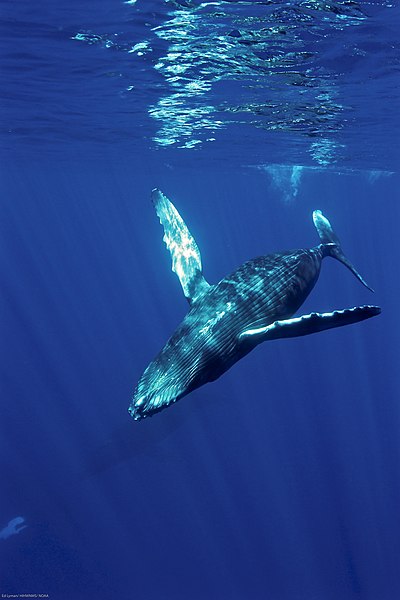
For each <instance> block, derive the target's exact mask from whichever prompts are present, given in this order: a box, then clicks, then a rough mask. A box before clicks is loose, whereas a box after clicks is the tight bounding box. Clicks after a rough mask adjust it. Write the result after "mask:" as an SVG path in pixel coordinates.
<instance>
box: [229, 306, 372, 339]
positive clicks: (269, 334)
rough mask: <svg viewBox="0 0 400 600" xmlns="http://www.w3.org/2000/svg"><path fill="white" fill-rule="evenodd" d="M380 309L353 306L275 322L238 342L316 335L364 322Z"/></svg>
mask: <svg viewBox="0 0 400 600" xmlns="http://www.w3.org/2000/svg"><path fill="white" fill-rule="evenodd" d="M380 312H381V309H380V307H379V306H369V305H366V306H355V307H354V308H345V309H344V310H335V311H333V312H329V313H311V314H309V315H303V316H301V317H294V318H292V319H285V320H283V321H275V322H274V323H271V325H267V326H266V327H259V328H257V329H247V330H246V331H243V332H242V333H241V334H240V336H239V340H240V341H245V340H248V341H250V340H251V341H253V342H254V343H257V344H258V343H261V342H264V341H266V340H276V339H279V338H289V337H299V336H301V335H309V334H311V333H318V332H319V331H324V330H325V329H332V328H333V327H342V326H343V325H351V324H352V323H358V321H364V320H365V319H369V318H370V317H374V316H375V315H379V313H380Z"/></svg>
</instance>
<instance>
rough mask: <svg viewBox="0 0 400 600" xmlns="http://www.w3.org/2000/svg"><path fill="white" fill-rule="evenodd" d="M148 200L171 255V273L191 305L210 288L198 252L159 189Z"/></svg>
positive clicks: (179, 218) (180, 219)
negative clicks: (177, 279) (175, 276)
mask: <svg viewBox="0 0 400 600" xmlns="http://www.w3.org/2000/svg"><path fill="white" fill-rule="evenodd" d="M151 197H152V201H153V204H154V207H155V209H156V212H157V215H158V217H159V219H160V222H161V225H162V226H163V227H164V242H165V243H166V245H167V248H168V250H169V251H170V253H171V257H172V270H173V271H174V272H175V273H176V274H177V275H178V277H179V281H180V282H181V286H182V289H183V293H184V294H185V296H186V298H187V299H188V301H189V302H193V301H194V300H196V299H197V298H198V297H199V296H201V295H202V294H203V293H204V292H205V291H206V290H207V289H208V288H209V287H210V285H209V283H207V281H206V280H205V279H204V277H203V274H202V266H201V256H200V251H199V249H198V247H197V244H196V242H195V240H194V238H193V236H192V234H191V233H190V231H189V229H188V228H187V226H186V224H185V222H184V220H183V219H182V217H181V216H180V214H179V213H178V211H177V210H176V208H175V206H174V205H173V204H172V202H171V201H170V200H168V198H167V197H166V196H164V194H163V193H162V192H161V191H160V190H158V189H155V190H153V191H152V195H151Z"/></svg>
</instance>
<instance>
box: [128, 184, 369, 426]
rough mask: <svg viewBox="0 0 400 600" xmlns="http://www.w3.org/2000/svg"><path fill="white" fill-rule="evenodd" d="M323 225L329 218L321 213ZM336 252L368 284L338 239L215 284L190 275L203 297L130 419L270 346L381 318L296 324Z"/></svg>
mask: <svg viewBox="0 0 400 600" xmlns="http://www.w3.org/2000/svg"><path fill="white" fill-rule="evenodd" d="M157 193H160V192H158V191H157ZM163 198H164V199H165V197H163ZM165 200H166V199H165ZM175 210H176V209H175ZM321 218H323V219H325V218H324V217H323V216H322V214H321ZM325 221H326V222H327V223H328V224H329V222H328V221H327V220H325ZM182 223H183V221H182ZM164 227H166V226H165V223H164ZM319 233H320V237H321V239H323V232H321V231H320V230H319ZM188 235H190V234H188ZM332 236H334V234H333V232H332V235H331V236H330V239H331V238H332ZM193 243H194V240H193ZM167 245H168V241H167ZM170 249H171V248H170ZM338 249H339V250H338ZM196 251H198V249H197V246H196ZM335 252H336V254H337V253H338V252H340V256H337V255H336V256H335V257H336V258H339V260H342V258H343V260H342V262H345V264H346V266H348V267H349V268H350V269H351V270H352V271H353V272H354V273H355V274H356V276H357V277H358V278H359V279H360V280H361V281H362V282H363V283H365V282H364V281H363V280H362V278H361V276H360V275H359V274H358V273H357V272H356V271H355V269H354V267H353V266H352V265H351V263H349V262H348V261H347V259H345V258H344V257H343V256H342V254H341V250H340V246H339V243H338V240H337V238H336V237H335V242H334V243H332V242H329V241H327V242H326V243H322V244H320V245H318V246H316V247H314V248H311V249H299V250H292V251H287V252H282V253H277V254H270V255H268V256H260V257H258V258H255V259H253V260H249V261H248V262H245V263H244V264H243V265H241V266H240V267H239V268H238V269H237V270H236V271H234V272H233V273H232V274H231V275H229V276H227V277H224V279H222V280H221V281H220V282H219V283H218V284H216V285H208V284H207V283H206V282H205V280H203V278H202V275H201V271H200V270H199V269H193V270H192V272H191V273H190V274H189V277H188V280H189V284H190V285H192V288H191V291H192V292H193V291H194V292H195V291H196V288H197V290H199V294H198V295H197V297H195V296H196V294H195V293H192V294H191V296H192V298H190V297H189V301H190V302H191V306H190V310H189V312H188V314H187V315H186V317H185V318H184V319H183V321H182V323H181V324H180V325H179V326H178V328H177V329H176V331H175V332H174V334H173V335H172V336H171V338H170V339H169V340H168V341H167V343H166V345H165V346H164V348H163V349H162V350H161V352H160V353H159V354H158V355H157V356H156V358H155V359H154V360H153V361H152V362H151V363H150V365H149V366H148V367H147V369H146V370H145V372H144V373H143V376H142V377H141V379H140V381H139V383H138V385H137V388H136V390H135V394H134V397H133V401H132V404H131V406H130V408H129V412H130V413H131V415H132V416H133V417H134V418H135V419H136V420H138V419H141V418H143V417H145V416H149V415H151V414H154V413H155V412H158V411H160V410H162V409H163V408H165V407H166V406H168V405H169V404H171V403H173V402H175V401H176V400H179V399H180V398H182V397H183V396H185V395H187V394H189V393H190V392H191V391H193V390H194V389H196V388H198V387H199V386H201V385H203V384H205V383H207V382H209V381H213V380H215V379H217V378H218V377H219V376H220V375H222V373H224V372H225V371H227V370H228V369H229V368H230V367H231V366H232V365H233V364H234V363H235V362H237V361H238V360H240V359H241V358H242V357H243V356H245V355H246V354H248V353H249V352H250V351H251V350H252V349H253V348H254V347H255V346H257V345H258V344H259V343H260V342H262V341H264V340H266V339H276V338H278V337H291V336H298V335H306V334H309V333H314V332H316V331H322V330H323V329H328V328H331V327H338V326H341V325H345V324H349V323H352V322H356V321H360V320H363V319H366V318H369V317H371V316H374V315H376V314H378V313H379V312H380V309H379V308H378V307H374V306H363V307H356V308H352V309H345V310H344V311H335V312H333V313H324V314H322V315H321V314H318V313H312V314H311V315H306V316H303V317H300V318H297V319H291V317H292V316H293V315H294V314H295V313H296V311H297V310H298V309H299V307H300V306H301V305H302V304H303V302H304V301H305V299H306V298H307V296H308V295H309V293H310V292H311V290H312V289H313V287H314V285H315V283H316V282H317V279H318V276H319V273H320V269H321V263H322V260H323V258H324V257H325V256H328V255H329V256H332V255H334V253H335ZM171 254H173V250H171ZM198 259H199V260H200V256H199V255H198ZM200 267H201V263H200ZM174 270H177V269H174ZM177 272H178V270H177ZM178 276H179V273H178ZM182 277H183V276H181V277H180V278H181V283H182V286H183V287H184V291H185V286H184V282H182ZM196 280H197V284H196ZM193 282H194V283H193ZM186 283H187V282H186ZM189 289H190V286H189ZM187 295H188V296H190V294H187ZM193 297H194V299H193Z"/></svg>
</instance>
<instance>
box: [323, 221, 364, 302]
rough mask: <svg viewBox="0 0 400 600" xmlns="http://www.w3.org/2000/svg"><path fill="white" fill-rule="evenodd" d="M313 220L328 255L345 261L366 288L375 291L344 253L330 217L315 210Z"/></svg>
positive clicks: (342, 261)
mask: <svg viewBox="0 0 400 600" xmlns="http://www.w3.org/2000/svg"><path fill="white" fill-rule="evenodd" d="M313 221H314V225H315V227H316V228H317V231H318V235H319V237H320V240H321V243H322V244H323V245H324V248H325V251H326V256H332V258H336V259H337V260H339V261H340V262H341V263H343V264H344V265H345V266H346V267H347V268H348V269H350V271H351V272H352V273H353V275H355V276H356V277H357V279H358V280H359V281H361V283H362V284H363V285H365V287H366V288H368V289H369V290H371V292H373V291H374V290H373V289H372V288H371V287H370V286H369V285H368V284H367V282H366V281H365V279H363V277H362V276H361V275H360V273H359V272H358V271H357V269H356V268H355V267H354V265H353V264H352V263H351V262H350V261H349V260H348V259H347V258H346V256H345V255H344V253H343V250H342V247H341V245H340V241H339V238H338V236H337V235H336V233H335V232H334V231H333V229H332V226H331V224H330V223H329V221H328V219H327V218H326V217H324V215H323V214H322V212H321V211H320V210H314V212H313Z"/></svg>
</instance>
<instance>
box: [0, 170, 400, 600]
mask: <svg viewBox="0 0 400 600" xmlns="http://www.w3.org/2000/svg"><path fill="white" fill-rule="evenodd" d="M154 185H158V186H160V187H161V188H162V189H163V190H164V191H165V193H167V194H170V195H171V196H172V197H173V199H174V200H175V202H176V204H177V206H178V207H179V209H180V210H181V212H182V214H183V216H184V217H185V219H186V221H187V222H188V224H189V225H190V227H191V230H192V232H193V233H194V235H195V236H196V239H197V241H198V243H199V245H200V247H201V248H202V256H203V264H204V272H205V275H206V277H207V278H208V279H209V280H210V281H217V280H218V279H219V278H220V277H222V276H223V275H224V274H225V273H227V272H229V270H231V269H233V268H235V267H236V266H237V265H238V264H240V262H242V261H243V260H245V259H247V258H249V257H252V256H255V255H258V254H260V253H267V252H269V251H275V250H278V249H283V248H288V247H298V246H309V245H313V244H314V243H316V242H317V237H316V233H315V231H314V228H313V225H312V221H311V210H312V209H313V208H315V207H318V208H321V209H322V210H323V211H324V212H325V213H326V214H327V215H329V217H330V218H331V220H332V222H333V224H334V226H335V228H336V230H337V232H338V233H339V235H340V236H341V238H342V243H343V246H344V248H345V250H346V252H347V255H348V256H349V257H350V258H351V260H353V261H354V263H355V264H356V265H357V268H359V269H360V271H361V273H362V274H363V275H364V276H365V278H366V279H367V281H368V282H369V283H370V284H371V285H373V286H374V287H375V289H376V290H377V291H376V294H375V296H374V297H372V295H371V294H370V292H368V290H365V288H363V287H362V286H361V285H360V284H359V283H358V282H357V281H356V279H355V278H354V277H353V276H352V275H351V274H350V273H349V272H348V271H347V270H345V269H344V268H343V267H342V266H341V265H340V264H339V263H336V262H334V261H332V260H331V259H327V260H326V261H324V265H323V271H322V274H321V277H320V280H319V282H318V284H317V287H316V288H315V290H314V291H313V293H312V295H311V296H310V298H309V299H308V300H307V303H306V305H304V311H309V310H311V309H316V310H330V309H334V308H343V307H345V306H352V305H355V304H357V303H366V302H376V303H379V304H381V305H382V307H383V313H382V315H381V316H380V317H378V318H375V319H372V320H371V321H368V322H365V323H362V324H359V325H354V326H352V327H348V328H343V329H339V330H334V331H330V332H326V333H322V334H319V335H315V336H310V337H308V338H307V337H306V338H300V339H293V340H282V341H275V342H271V343H269V344H265V345H262V346H260V347H259V348H258V349H257V350H256V351H254V352H253V353H252V354H251V355H249V356H248V357H247V358H245V359H244V360H243V361H241V362H240V363H239V364H237V365H236V366H235V367H234V368H233V369H232V370H231V371H230V372H229V373H227V374H226V375H225V376H224V377H223V378H221V379H220V380H219V381H217V382H215V383H213V384H210V385H207V386H205V387H203V388H201V389H199V390H198V391H196V392H195V393H193V394H192V395H190V396H189V397H187V398H186V399H184V400H183V401H182V402H179V403H178V404H177V405H176V406H174V407H172V408H170V409H168V410H166V411H164V412H162V413H160V414H158V415H156V416H155V417H153V418H151V419H147V420H145V421H143V422H137V423H135V422H133V421H132V420H131V419H130V417H129V415H128V413H127V406H128V403H129V398H130V393H131V390H132V388H133V386H134V384H135V381H136V380H137V379H138V377H139V376H140V374H141V371H142V369H143V368H144V367H145V366H146V364H147V363H148V361H149V360H150V359H151V358H152V357H153V356H154V355H155V353H156V352H157V351H158V350H159V348H160V347H161V345H162V344H163V343H164V341H165V340H166V338H167V337H168V336H169V334H170V333H171V332H172V331H173V329H174V327H175V326H176V324H177V323H178V322H179V320H180V319H181V318H182V317H183V315H184V314H185V311H186V308H187V307H186V301H185V300H184V298H183V295H182V293H181V289H180V286H179V282H178V280H177V278H176V276H175V275H174V274H173V273H172V272H171V271H170V259H169V256H168V253H167V251H166V249H165V247H164V245H163V243H162V230H161V227H160V226H159V223H158V219H157V218H156V216H155V215H154V214H153V209H152V206H151V203H150V201H149V191H150V189H151V187H152V186H154ZM397 187H398V178H397V176H392V177H388V178H381V179H378V180H377V181H375V182H374V183H371V182H370V181H369V180H368V178H367V177H366V176H365V175H351V176H350V175H348V176H343V175H342V176H339V175H328V174H326V173H322V174H319V173H318V172H308V173H306V174H305V175H304V176H303V180H302V183H301V186H300V189H299V193H298V195H297V198H296V200H295V201H293V202H292V203H283V202H282V190H277V189H276V188H275V187H274V186H273V185H272V184H271V179H270V178H269V177H268V176H267V175H266V173H265V172H262V171H257V170H255V169H247V170H246V169H243V170H242V171H239V172H238V171H235V172H219V173H216V172H215V171H214V170H213V169H209V170H208V171H203V172H201V173H199V172H198V171H197V170H196V169H172V168H171V167H169V168H162V167H161V166H160V165H158V164H155V165H154V164H153V165H152V164H150V163H148V162H147V163H146V164H141V165H140V164H137V165H136V167H135V168H132V166H131V165H130V163H129V161H127V160H126V161H125V162H124V161H121V162H120V163H119V164H116V163H115V164H112V163H111V162H104V163H101V162H96V163H90V162H87V163H79V164H78V163H77V162H69V163H67V162H65V163H63V164H60V163H56V162H55V163H51V162H46V163H45V164H42V163H40V162H37V163H35V162H32V163H31V164H29V165H28V164H15V163H14V164H13V165H11V164H10V165H7V168H6V169H4V171H3V175H2V190H1V197H2V212H3V214H2V236H1V237H2V242H1V243H2V248H1V256H2V263H1V267H2V275H3V278H4V279H3V281H4V284H5V285H4V293H3V295H2V301H1V302H2V344H1V349H2V357H1V363H2V426H1V427H2V430H1V431H2V435H1V449H0V456H1V461H2V471H1V472H2V494H1V508H0V514H1V516H2V521H3V522H4V525H5V524H6V523H7V522H8V520H9V519H11V518H12V517H14V516H16V515H22V516H24V517H25V519H26V523H27V525H28V527H27V528H26V529H25V530H24V531H23V532H21V533H20V534H19V535H18V536H14V537H12V538H9V539H8V540H4V541H2V543H1V546H0V549H1V553H2V559H1V570H2V573H1V576H2V585H1V588H2V592H3V593H4V592H8V593H10V592H18V593H22V592H23V591H25V592H30V593H40V592H46V593H49V594H51V597H52V598H57V599H59V598H60V599H63V600H64V599H65V600H69V599H74V600H75V599H79V600H80V599H81V598H82V599H84V598H85V599H86V598H101V599H103V598H104V599H108V598H115V597H117V598H127V599H128V598H133V597H135V598H141V599H149V600H153V599H159V598H160V599H161V598H162V599H164V598H166V599H169V598H174V599H175V598H182V599H183V598H193V599H203V598H212V599H216V600H218V599H221V598H230V599H231V598H235V599H238V600H242V599H247V598H251V599H258V598H273V599H277V600H280V599H285V598H290V599H298V598H299V599H307V600H309V599H310V598H315V599H331V598H332V599H336V598H341V599H350V598H363V599H364V598H365V599H371V600H375V599H376V600H378V599H380V600H384V599H385V600H394V599H395V598H396V597H397V596H398V594H399V592H400V574H399V573H400V572H399V569H398V566H399V565H398V557H399V551H400V535H399V534H400V523H399V511H398V506H399V491H400V490H399V480H398V473H399V467H400V465H399V449H400V445H399V435H398V431H399V424H400V423H399V407H398V399H399V372H398V335H399V325H398V320H397V319H396V314H397V312H398V307H397V298H398V295H399V283H398V277H397V273H398V264H397V261H398V257H399V252H398V237H397V231H398V222H399V217H400V215H399V210H398V205H397V204H396V201H395V195H396V190H397Z"/></svg>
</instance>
